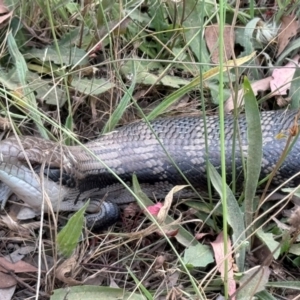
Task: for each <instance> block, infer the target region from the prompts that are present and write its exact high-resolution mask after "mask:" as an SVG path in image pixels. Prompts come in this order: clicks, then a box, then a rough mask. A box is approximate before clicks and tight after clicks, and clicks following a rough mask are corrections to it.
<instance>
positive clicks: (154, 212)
mask: <svg viewBox="0 0 300 300" xmlns="http://www.w3.org/2000/svg"><path fill="white" fill-rule="evenodd" d="M162 207H163V205H162V203H161V202H158V203H156V204H154V205H151V206H148V207H147V211H148V212H149V213H150V214H151V215H152V216H157V215H158V213H159V211H160V209H161V208H162Z"/></svg>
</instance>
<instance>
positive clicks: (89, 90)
mask: <svg viewBox="0 0 300 300" xmlns="http://www.w3.org/2000/svg"><path fill="white" fill-rule="evenodd" d="M71 86H72V87H74V88H75V89H76V90H77V91H79V92H81V93H83V94H85V95H100V94H102V93H104V92H106V91H108V90H110V89H112V88H113V87H114V86H115V84H114V83H112V82H110V81H109V80H105V79H103V78H99V79H98V78H97V79H96V78H93V79H88V78H81V77H77V76H76V77H73V79H72V83H71Z"/></svg>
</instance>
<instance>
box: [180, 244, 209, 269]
mask: <svg viewBox="0 0 300 300" xmlns="http://www.w3.org/2000/svg"><path fill="white" fill-rule="evenodd" d="M183 261H184V263H185V264H186V265H187V266H189V267H190V266H192V267H193V268H196V267H206V266H207V265H208V264H210V263H212V262H214V258H213V256H212V251H211V248H210V247H209V246H208V245H202V244H200V243H199V244H197V245H192V246H189V247H188V248H187V249H186V250H185V251H184V257H183Z"/></svg>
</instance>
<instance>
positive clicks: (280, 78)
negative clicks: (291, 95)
mask: <svg viewBox="0 0 300 300" xmlns="http://www.w3.org/2000/svg"><path fill="white" fill-rule="evenodd" d="M299 58H300V56H299V55H296V56H295V57H293V58H292V59H291V60H290V61H289V62H288V63H287V64H286V65H285V66H283V67H279V68H276V69H274V70H273V73H272V77H273V78H272V80H271V82H270V87H271V91H272V96H277V95H283V96H284V95H287V93H288V90H289V89H290V87H291V82H292V79H293V77H294V73H295V71H296V68H297V67H299V65H300V64H299Z"/></svg>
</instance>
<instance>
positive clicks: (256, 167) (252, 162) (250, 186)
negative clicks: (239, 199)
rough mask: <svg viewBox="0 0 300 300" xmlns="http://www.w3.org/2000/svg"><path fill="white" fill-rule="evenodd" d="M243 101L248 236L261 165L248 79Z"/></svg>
mask: <svg viewBox="0 0 300 300" xmlns="http://www.w3.org/2000/svg"><path fill="white" fill-rule="evenodd" d="M243 87H244V99H245V111H246V122H247V139H248V150H247V157H246V162H247V166H246V167H247V168H246V183H245V211H246V214H245V223H246V228H250V229H249V232H248V234H247V236H250V234H251V233H252V231H251V227H250V226H251V224H252V221H253V213H254V197H255V194H256V189H257V184H258V181H259V176H260V172H261V165H262V163H261V162H262V155H263V152H262V147H263V146H262V131H261V124H260V114H259V110H258V105H257V101H256V97H255V95H254V93H253V90H252V88H251V84H250V82H249V81H248V79H247V78H246V77H245V79H244V84H243Z"/></svg>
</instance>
